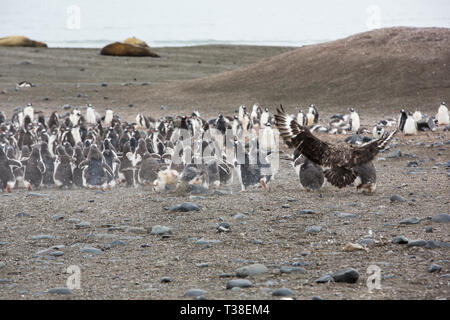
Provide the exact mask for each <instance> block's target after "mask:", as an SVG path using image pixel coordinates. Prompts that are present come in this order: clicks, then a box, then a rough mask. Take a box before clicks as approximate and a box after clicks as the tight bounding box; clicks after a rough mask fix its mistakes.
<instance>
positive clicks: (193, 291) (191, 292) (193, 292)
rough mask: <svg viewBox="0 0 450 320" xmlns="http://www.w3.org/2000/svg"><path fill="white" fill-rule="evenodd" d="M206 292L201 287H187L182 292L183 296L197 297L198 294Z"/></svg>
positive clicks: (202, 294)
mask: <svg viewBox="0 0 450 320" xmlns="http://www.w3.org/2000/svg"><path fill="white" fill-rule="evenodd" d="M205 293H206V291H205V290H201V289H189V290H188V291H186V292H185V293H184V296H185V297H198V296H204V295H205Z"/></svg>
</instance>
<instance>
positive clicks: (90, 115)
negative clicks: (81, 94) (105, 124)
mask: <svg viewBox="0 0 450 320" xmlns="http://www.w3.org/2000/svg"><path fill="white" fill-rule="evenodd" d="M86 121H87V123H88V124H89V125H95V124H96V123H97V114H96V112H95V109H94V108H93V107H92V105H91V104H90V103H88V105H87V107H86Z"/></svg>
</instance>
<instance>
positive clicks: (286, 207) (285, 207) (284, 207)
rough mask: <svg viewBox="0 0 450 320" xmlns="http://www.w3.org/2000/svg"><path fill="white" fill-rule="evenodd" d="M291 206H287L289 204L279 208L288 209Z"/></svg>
mask: <svg viewBox="0 0 450 320" xmlns="http://www.w3.org/2000/svg"><path fill="white" fill-rule="evenodd" d="M290 207H291V206H290V205H289V204H287V203H286V204H283V205H282V206H281V208H283V209H289V208H290Z"/></svg>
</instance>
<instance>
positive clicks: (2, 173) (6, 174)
mask: <svg viewBox="0 0 450 320" xmlns="http://www.w3.org/2000/svg"><path fill="white" fill-rule="evenodd" d="M21 167H22V164H21V163H20V162H19V161H17V160H14V159H10V158H8V156H7V155H6V154H5V151H4V150H3V148H2V146H1V145H0V188H1V189H2V191H6V192H8V193H11V190H12V189H13V188H14V186H15V185H16V177H15V176H14V173H13V170H12V168H21Z"/></svg>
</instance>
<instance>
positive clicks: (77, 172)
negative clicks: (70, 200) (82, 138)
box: [72, 146, 85, 188]
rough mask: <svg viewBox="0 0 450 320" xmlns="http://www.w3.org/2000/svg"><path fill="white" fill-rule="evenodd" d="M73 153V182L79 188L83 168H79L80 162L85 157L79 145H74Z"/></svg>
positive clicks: (81, 183) (81, 181)
mask: <svg viewBox="0 0 450 320" xmlns="http://www.w3.org/2000/svg"><path fill="white" fill-rule="evenodd" d="M74 150H75V155H74V162H73V165H74V168H73V172H72V175H73V183H74V184H75V186H77V187H79V188H81V187H83V169H81V168H79V165H80V163H82V162H83V161H84V160H85V157H84V155H83V150H82V149H81V147H80V146H76V147H75V149H74Z"/></svg>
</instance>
